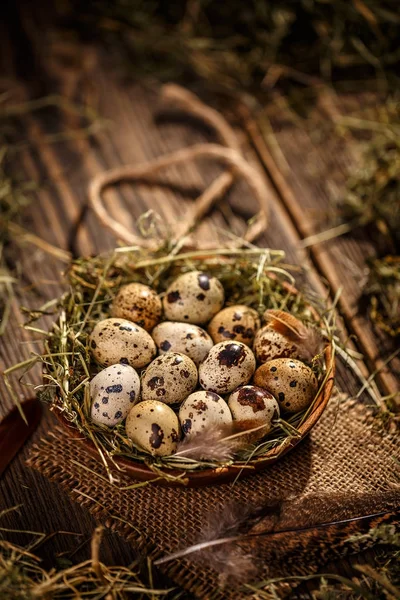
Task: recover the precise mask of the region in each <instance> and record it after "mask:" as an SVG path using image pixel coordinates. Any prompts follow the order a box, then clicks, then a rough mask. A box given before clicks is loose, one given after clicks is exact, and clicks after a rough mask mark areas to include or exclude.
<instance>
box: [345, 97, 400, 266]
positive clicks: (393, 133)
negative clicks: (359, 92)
mask: <svg viewBox="0 0 400 600" xmlns="http://www.w3.org/2000/svg"><path fill="white" fill-rule="evenodd" d="M391 106H392V104H391V102H388V103H387V104H386V107H387V112H386V115H385V117H386V119H385V120H386V121H388V122H387V123H382V122H379V121H366V120H361V119H357V118H356V119H354V120H352V119H347V120H344V123H347V124H348V125H349V126H351V125H352V123H353V124H354V121H355V122H356V124H358V126H359V127H361V126H362V127H363V128H364V129H365V130H366V131H368V129H370V140H368V141H365V142H364V146H365V151H364V157H363V160H362V162H361V164H360V166H359V168H358V169H356V171H355V172H354V173H353V174H352V175H351V176H350V178H349V180H348V182H347V191H346V194H345V196H344V198H343V201H342V202H341V203H340V206H339V212H340V214H341V217H342V219H343V220H345V221H347V222H350V223H351V224H352V227H366V228H368V230H369V231H370V232H371V234H372V236H373V238H374V240H375V242H376V244H377V248H378V251H380V252H384V253H395V254H400V142H399V134H400V109H399V105H398V103H397V110H396V111H393V110H391V109H390V108H391ZM383 108H384V107H383ZM374 126H375V127H376V126H378V127H377V128H378V132H377V131H374ZM371 130H372V132H373V133H372V135H371Z"/></svg>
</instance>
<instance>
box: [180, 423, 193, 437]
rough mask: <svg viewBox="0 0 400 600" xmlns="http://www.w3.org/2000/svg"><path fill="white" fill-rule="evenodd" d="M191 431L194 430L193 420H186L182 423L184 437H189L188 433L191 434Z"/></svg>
mask: <svg viewBox="0 0 400 600" xmlns="http://www.w3.org/2000/svg"><path fill="white" fill-rule="evenodd" d="M191 429H192V420H191V419H185V420H184V421H183V423H182V431H183V433H184V435H187V434H188V433H190V430H191Z"/></svg>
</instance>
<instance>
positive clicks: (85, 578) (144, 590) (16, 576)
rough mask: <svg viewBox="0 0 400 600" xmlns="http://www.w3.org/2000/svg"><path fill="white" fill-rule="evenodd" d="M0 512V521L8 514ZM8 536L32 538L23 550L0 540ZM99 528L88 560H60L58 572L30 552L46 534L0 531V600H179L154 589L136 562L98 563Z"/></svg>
mask: <svg viewBox="0 0 400 600" xmlns="http://www.w3.org/2000/svg"><path fill="white" fill-rule="evenodd" d="M10 510H15V509H8V510H4V511H3V512H0V517H2V516H4V515H5V514H7V512H10ZM9 533H26V534H30V536H32V535H33V540H32V541H31V542H30V543H29V544H28V545H27V546H25V547H23V546H20V545H17V544H15V543H12V542H10V541H8V540H7V539H4V535H7V536H8V535H9ZM102 535H103V527H98V528H97V529H96V530H95V531H94V533H93V537H92V543H91V558H90V559H89V560H86V561H84V562H82V563H79V564H73V563H72V562H71V561H69V560H68V561H67V560H66V559H64V560H63V563H66V564H64V565H58V566H62V568H60V569H56V568H51V569H49V570H47V569H45V568H44V567H43V566H42V565H41V559H40V558H39V556H37V554H36V553H35V552H34V550H35V549H36V548H37V547H38V545H39V544H43V543H44V542H45V541H46V534H44V533H34V532H31V531H29V532H24V531H16V530H12V531H11V532H10V530H9V529H3V528H2V527H0V597H1V598H2V600H25V599H26V600H35V599H37V600H40V599H43V598H46V600H58V599H63V600H73V599H77V598H80V599H82V600H84V599H85V598H105V599H106V600H117V599H118V600H128V598H137V599H138V600H145V599H149V600H154V599H155V598H159V597H164V598H165V597H168V598H169V599H170V600H172V599H173V598H177V597H181V594H176V593H173V592H174V590H173V589H172V588H170V589H155V588H154V586H153V581H152V579H153V576H152V572H151V564H150V563H149V564H148V569H147V573H144V572H143V569H141V568H140V564H139V562H138V561H137V562H135V563H133V564H131V565H129V566H107V565H105V564H104V563H102V562H100V560H99V550H100V545H101V540H102Z"/></svg>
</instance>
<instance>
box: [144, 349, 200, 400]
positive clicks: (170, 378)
mask: <svg viewBox="0 0 400 600" xmlns="http://www.w3.org/2000/svg"><path fill="white" fill-rule="evenodd" d="M196 385H197V367H196V365H195V364H194V362H193V361H192V359H191V358H189V357H188V356H186V355H185V354H180V353H179V352H167V353H166V354H162V355H161V356H159V357H158V358H156V359H155V360H153V362H152V363H151V364H150V365H149V366H148V367H147V369H146V371H145V373H144V375H143V378H142V399H143V400H155V399H157V400H160V401H161V402H165V403H166V404H174V403H176V402H182V401H183V400H184V399H185V398H187V397H188V396H189V394H190V393H191V392H193V390H194V389H195V387H196Z"/></svg>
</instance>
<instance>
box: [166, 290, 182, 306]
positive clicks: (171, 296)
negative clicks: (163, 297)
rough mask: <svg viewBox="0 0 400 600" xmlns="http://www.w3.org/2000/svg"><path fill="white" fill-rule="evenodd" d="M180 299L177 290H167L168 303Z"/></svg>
mask: <svg viewBox="0 0 400 600" xmlns="http://www.w3.org/2000/svg"><path fill="white" fill-rule="evenodd" d="M180 299H181V295H180V293H179V292H178V291H177V290H175V291H173V292H169V294H168V295H167V302H169V304H173V303H174V302H178V300H180Z"/></svg>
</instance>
